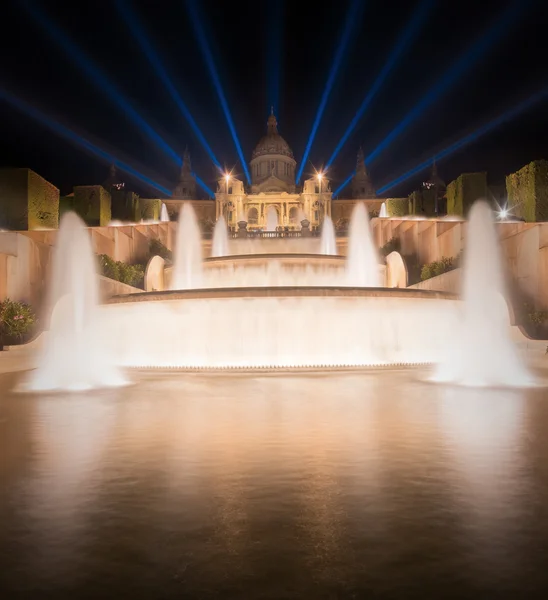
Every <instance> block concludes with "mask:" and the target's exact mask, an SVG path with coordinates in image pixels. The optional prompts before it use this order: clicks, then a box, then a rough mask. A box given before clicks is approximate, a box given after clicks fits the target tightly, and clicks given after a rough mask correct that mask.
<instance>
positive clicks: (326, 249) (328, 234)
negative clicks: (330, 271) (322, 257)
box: [320, 215, 337, 255]
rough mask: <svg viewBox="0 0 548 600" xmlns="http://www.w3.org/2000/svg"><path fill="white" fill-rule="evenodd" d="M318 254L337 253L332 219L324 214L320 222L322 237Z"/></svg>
mask: <svg viewBox="0 0 548 600" xmlns="http://www.w3.org/2000/svg"><path fill="white" fill-rule="evenodd" d="M320 254H330V255H334V254H337V241H336V239H335V227H334V225H333V220H332V219H331V217H330V216H329V215H326V216H325V218H324V220H323V224H322V237H321V240H320Z"/></svg>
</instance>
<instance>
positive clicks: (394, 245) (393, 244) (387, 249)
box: [380, 237, 401, 257]
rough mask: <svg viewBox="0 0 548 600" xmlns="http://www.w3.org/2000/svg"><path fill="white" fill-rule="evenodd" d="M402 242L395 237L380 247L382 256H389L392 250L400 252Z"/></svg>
mask: <svg viewBox="0 0 548 600" xmlns="http://www.w3.org/2000/svg"><path fill="white" fill-rule="evenodd" d="M400 250H401V244H400V240H399V238H396V237H393V238H391V239H389V240H388V241H387V242H386V244H385V245H384V246H383V247H382V248H381V249H380V253H381V256H384V257H387V256H388V255H389V254H390V253H391V252H399V251H400Z"/></svg>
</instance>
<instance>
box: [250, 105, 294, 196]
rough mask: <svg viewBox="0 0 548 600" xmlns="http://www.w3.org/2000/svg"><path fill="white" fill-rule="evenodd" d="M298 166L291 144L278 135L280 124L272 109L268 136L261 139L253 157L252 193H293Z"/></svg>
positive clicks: (268, 122) (251, 163)
mask: <svg viewBox="0 0 548 600" xmlns="http://www.w3.org/2000/svg"><path fill="white" fill-rule="evenodd" d="M296 165H297V163H296V162H295V158H294V157H293V152H292V150H291V148H290V147H289V144H288V143H287V142H286V141H285V140H284V138H283V137H282V136H281V135H280V134H279V133H278V122H277V120H276V116H275V115H274V109H273V108H272V109H271V112H270V116H269V117H268V121H267V131H266V135H264V136H263V137H262V138H261V139H260V141H259V143H258V144H257V146H256V147H255V150H254V151H253V155H252V157H251V162H250V167H251V189H252V192H253V193H255V194H257V193H260V192H288V193H293V192H294V191H295V167H296Z"/></svg>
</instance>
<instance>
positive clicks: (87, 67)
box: [22, 0, 182, 166]
mask: <svg viewBox="0 0 548 600" xmlns="http://www.w3.org/2000/svg"><path fill="white" fill-rule="evenodd" d="M22 3H23V4H24V6H25V8H26V9H27V11H28V12H29V14H30V15H31V16H32V17H33V19H34V20H35V21H36V22H37V23H38V24H39V25H40V26H41V27H42V28H43V29H44V30H45V31H46V33H47V34H48V36H49V37H50V38H51V39H52V40H53V41H54V42H55V43H57V44H59V45H60V46H61V47H62V48H63V50H64V51H65V52H66V54H67V55H68V56H69V57H70V58H71V59H72V60H73V61H74V62H75V63H76V64H77V65H78V66H79V67H80V68H81V69H82V71H84V72H85V73H86V74H87V75H88V76H89V77H90V78H91V79H92V80H93V82H94V83H96V84H97V87H98V88H100V89H101V90H102V91H104V92H105V93H106V94H107V96H108V97H109V98H110V99H111V101H112V102H114V103H115V104H117V105H118V106H119V107H120V108H121V109H122V111H123V112H124V113H125V114H126V115H127V116H128V118H129V119H130V120H131V121H132V122H133V123H134V124H135V125H137V127H138V128H139V129H140V130H141V131H142V132H143V133H144V134H146V135H147V136H148V137H149V138H150V139H151V140H152V141H153V142H154V143H155V144H156V145H157V146H158V147H159V148H160V149H161V150H162V152H164V154H166V155H167V156H169V158H170V159H172V160H173V161H174V162H175V163H176V164H177V165H179V166H180V165H181V162H182V161H181V158H180V157H179V155H178V154H177V153H176V152H175V150H173V148H171V146H169V144H167V142H165V141H164V140H163V139H162V138H161V137H160V136H159V135H158V133H156V131H155V130H154V128H153V127H151V126H150V125H149V124H148V123H147V122H146V121H145V120H144V119H143V117H141V115H140V114H139V113H138V112H137V111H136V110H135V109H134V108H133V106H131V104H130V103H129V102H128V100H127V99H126V98H125V97H124V96H123V95H122V94H121V93H120V91H119V90H118V89H117V87H116V86H115V85H114V84H113V83H112V82H111V81H110V79H109V78H108V77H107V76H106V75H105V74H104V73H103V71H102V70H101V69H100V68H99V67H98V66H97V65H96V64H95V63H94V62H93V61H92V60H91V59H90V58H89V57H88V56H87V55H86V54H85V52H83V51H82V50H81V49H80V48H79V47H78V45H77V44H75V43H74V42H72V41H71V40H70V39H69V37H68V36H67V34H66V33H65V32H64V31H63V30H62V29H61V28H60V27H58V26H57V25H56V24H55V22H54V21H53V20H52V19H50V18H49V17H48V16H47V14H46V13H45V12H43V11H42V10H41V9H40V8H39V7H38V5H37V4H36V3H34V2H33V1H32V0H22Z"/></svg>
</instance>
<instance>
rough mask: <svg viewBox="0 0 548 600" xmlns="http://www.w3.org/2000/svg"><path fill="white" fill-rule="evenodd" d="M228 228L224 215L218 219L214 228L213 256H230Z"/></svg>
mask: <svg viewBox="0 0 548 600" xmlns="http://www.w3.org/2000/svg"><path fill="white" fill-rule="evenodd" d="M228 254H229V252H228V230H227V228H226V221H225V218H224V217H223V215H221V216H220V217H219V218H218V219H217V223H215V229H214V230H213V243H212V246H211V256H228Z"/></svg>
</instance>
